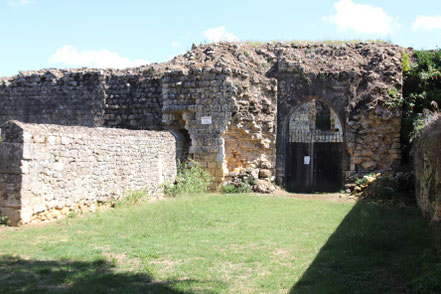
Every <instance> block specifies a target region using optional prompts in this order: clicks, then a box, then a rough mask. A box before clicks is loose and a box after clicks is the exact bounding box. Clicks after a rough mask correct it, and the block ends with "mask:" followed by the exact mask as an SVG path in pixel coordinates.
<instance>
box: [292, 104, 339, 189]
mask: <svg viewBox="0 0 441 294" xmlns="http://www.w3.org/2000/svg"><path fill="white" fill-rule="evenodd" d="M287 124H288V125H287V128H286V129H287V134H285V186H286V189H287V190H288V191H289V192H300V193H313V192H336V191H339V190H340V189H341V187H342V184H343V152H344V142H343V128H342V124H341V121H340V119H339V117H338V115H337V114H336V113H335V112H334V111H333V109H332V108H331V107H329V105H328V104H326V103H324V102H322V101H321V100H318V99H315V98H314V99H310V100H308V101H306V102H304V103H302V104H301V105H299V106H298V107H296V108H295V109H294V110H293V111H292V112H291V114H290V115H289V117H288V121H287Z"/></svg>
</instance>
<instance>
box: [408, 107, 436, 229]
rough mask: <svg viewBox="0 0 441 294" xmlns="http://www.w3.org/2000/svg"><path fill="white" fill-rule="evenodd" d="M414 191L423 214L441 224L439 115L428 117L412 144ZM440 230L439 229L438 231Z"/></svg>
mask: <svg viewBox="0 0 441 294" xmlns="http://www.w3.org/2000/svg"><path fill="white" fill-rule="evenodd" d="M414 160H415V192H416V200H417V203H418V206H419V207H420V209H421V211H422V212H423V214H424V216H425V217H426V218H428V219H429V220H431V221H432V222H434V223H435V222H436V223H438V224H440V225H441V116H440V115H439V114H437V115H433V116H431V117H430V118H429V119H428V122H427V124H426V127H425V128H424V129H423V130H422V132H421V134H420V136H419V138H418V139H417V141H416V144H415V146H414ZM440 232H441V231H440Z"/></svg>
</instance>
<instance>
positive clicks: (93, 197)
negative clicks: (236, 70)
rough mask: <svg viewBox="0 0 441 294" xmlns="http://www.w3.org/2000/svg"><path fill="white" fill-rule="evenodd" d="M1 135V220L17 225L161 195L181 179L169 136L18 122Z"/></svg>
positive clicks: (10, 124)
mask: <svg viewBox="0 0 441 294" xmlns="http://www.w3.org/2000/svg"><path fill="white" fill-rule="evenodd" d="M1 130H2V134H3V142H2V144H1V148H0V150H1V152H0V154H1V156H2V158H1V161H0V166H1V168H0V191H1V194H0V214H2V215H7V216H8V217H9V218H10V219H11V221H12V222H13V224H19V223H28V222H32V221H34V220H37V219H39V220H47V219H50V218H58V217H60V216H61V215H65V214H66V213H67V212H68V211H70V210H72V209H74V208H75V207H77V206H78V205H79V206H87V207H89V210H93V209H94V208H93V207H94V203H96V202H97V201H98V202H105V201H109V200H111V199H115V198H119V197H121V196H122V195H123V193H124V192H127V191H133V190H140V189H143V190H145V191H146V192H147V193H148V194H150V195H153V194H159V193H161V192H162V188H161V184H162V183H164V181H168V180H172V179H173V178H174V177H175V176H176V172H177V167H176V139H175V137H174V136H173V135H172V134H170V133H169V132H157V131H131V130H122V129H109V128H108V129H106V128H87V127H66V126H59V125H47V124H27V123H21V122H17V121H11V122H8V123H6V124H5V125H3V126H2V128H1ZM14 132H16V133H17V134H15V135H14ZM49 138H51V140H49ZM10 146H15V148H16V149H11V147H10ZM25 150H32V151H28V153H29V154H31V155H28V156H25V152H24V151H25ZM11 166H13V167H14V168H11Z"/></svg>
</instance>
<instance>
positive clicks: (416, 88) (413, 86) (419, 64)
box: [401, 49, 441, 160]
mask: <svg viewBox="0 0 441 294" xmlns="http://www.w3.org/2000/svg"><path fill="white" fill-rule="evenodd" d="M414 53H415V54H414V61H413V62H412V63H409V58H407V57H406V55H403V60H402V62H403V69H404V76H403V79H404V87H403V103H402V110H403V111H402V114H403V118H402V128H401V143H402V146H403V159H405V160H409V158H410V157H409V153H410V150H411V148H412V140H413V139H414V138H415V137H416V136H417V133H418V131H419V130H420V129H421V128H422V126H423V118H422V116H421V115H422V113H423V112H424V111H425V109H426V110H428V111H432V112H433V111H438V107H437V105H441V50H440V49H438V50H421V51H414Z"/></svg>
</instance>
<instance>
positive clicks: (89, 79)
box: [0, 67, 162, 130]
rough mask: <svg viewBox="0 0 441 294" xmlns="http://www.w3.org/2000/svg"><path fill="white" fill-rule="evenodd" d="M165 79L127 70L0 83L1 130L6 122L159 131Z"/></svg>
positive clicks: (50, 73) (30, 76) (49, 74)
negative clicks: (15, 121)
mask: <svg viewBox="0 0 441 294" xmlns="http://www.w3.org/2000/svg"><path fill="white" fill-rule="evenodd" d="M160 77H161V74H158V73H157V70H156V69H155V68H154V67H144V68H143V67H141V68H137V69H128V70H123V71H119V70H99V69H87V68H84V69H73V70H56V69H48V70H40V71H29V72H21V73H20V74H19V75H17V76H14V77H10V78H1V79H0V125H1V124H2V123H4V122H6V121H8V120H19V121H22V122H28V123H51V124H59V125H79V126H94V127H100V126H105V127H116V128H126V129H135V130H161V129H162V123H161V116H162V111H161V108H162V97H161V81H160Z"/></svg>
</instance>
